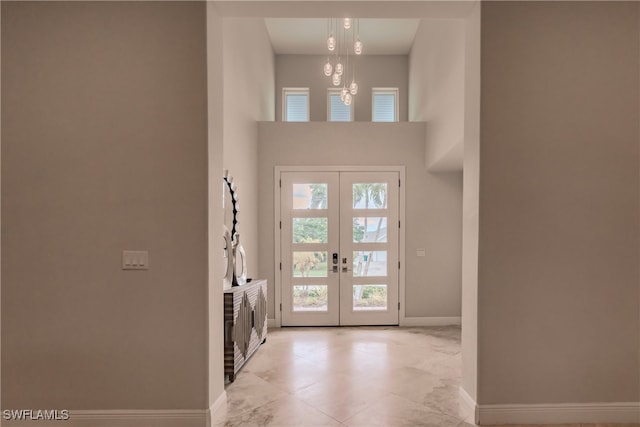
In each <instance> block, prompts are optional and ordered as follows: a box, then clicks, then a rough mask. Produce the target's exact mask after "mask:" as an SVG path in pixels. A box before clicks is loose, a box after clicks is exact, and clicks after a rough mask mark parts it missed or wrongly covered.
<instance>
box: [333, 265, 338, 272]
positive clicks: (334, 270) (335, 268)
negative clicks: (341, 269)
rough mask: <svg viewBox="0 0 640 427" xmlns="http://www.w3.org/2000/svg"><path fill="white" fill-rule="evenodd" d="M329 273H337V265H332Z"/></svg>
mask: <svg viewBox="0 0 640 427" xmlns="http://www.w3.org/2000/svg"><path fill="white" fill-rule="evenodd" d="M331 272H332V273H337V272H338V266H337V265H334V266H333V267H332V268H331Z"/></svg>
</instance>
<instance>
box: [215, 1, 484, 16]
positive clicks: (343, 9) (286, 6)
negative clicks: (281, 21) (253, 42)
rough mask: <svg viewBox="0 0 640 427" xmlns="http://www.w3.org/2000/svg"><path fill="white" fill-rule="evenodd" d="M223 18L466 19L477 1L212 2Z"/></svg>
mask: <svg viewBox="0 0 640 427" xmlns="http://www.w3.org/2000/svg"><path fill="white" fill-rule="evenodd" d="M214 3H215V5H216V9H217V10H218V12H219V13H220V14H221V15H222V16H225V17H235V18H329V17H331V16H334V17H336V16H337V17H345V16H349V17H354V18H355V17H358V18H378V19H394V18H432V19H451V18H466V17H467V16H469V14H470V13H471V11H472V10H473V8H474V7H475V6H476V5H477V4H478V3H480V0H444V1H423V0H408V1H406V0H392V1H389V0H368V1H348V0H344V1H318V0H279V1H273V0H226V1H215V2H214Z"/></svg>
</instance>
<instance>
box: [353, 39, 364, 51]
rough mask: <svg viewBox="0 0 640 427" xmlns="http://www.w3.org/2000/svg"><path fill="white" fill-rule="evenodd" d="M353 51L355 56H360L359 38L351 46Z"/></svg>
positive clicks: (360, 43) (360, 44)
mask: <svg viewBox="0 0 640 427" xmlns="http://www.w3.org/2000/svg"><path fill="white" fill-rule="evenodd" d="M353 51H354V52H355V54H356V55H360V54H362V42H361V41H360V38H359V37H358V39H357V40H356V42H355V43H354V44H353Z"/></svg>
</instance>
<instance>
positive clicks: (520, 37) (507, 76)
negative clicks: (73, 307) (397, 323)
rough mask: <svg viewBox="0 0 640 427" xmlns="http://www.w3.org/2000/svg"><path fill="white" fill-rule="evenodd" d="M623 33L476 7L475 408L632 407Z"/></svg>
mask: <svg viewBox="0 0 640 427" xmlns="http://www.w3.org/2000/svg"><path fill="white" fill-rule="evenodd" d="M638 28H639V26H638V3H636V2H600V3H598V2H566V3H565V2H558V3H554V2H483V3H482V70H481V71H482V73H481V76H482V80H481V81H482V87H481V88H482V103H481V108H482V117H481V145H480V161H481V169H480V223H479V227H480V229H479V235H480V239H479V259H480V262H479V278H478V289H479V292H480V294H479V296H478V300H479V307H478V310H479V349H478V351H479V354H478V362H479V369H478V372H479V378H478V380H479V392H478V399H479V401H480V403H482V404H492V403H500V404H508V403H560V402H583V403H586V402H634V401H635V402H637V401H638V397H639V392H640V386H639V382H638V370H639V369H640V363H639V362H640V361H639V357H638V345H639V343H638V340H639V337H640V330H639V313H640V311H639V304H638V301H639V295H638V283H639V272H638V238H639V233H638V227H639V221H638V218H639V209H638V199H639V183H638V170H639V166H640V165H639V163H638V154H639V152H638V151H639V150H638V147H639V144H638V143H639V131H638V128H639V117H640V115H639V113H640V111H639V106H638V93H639V91H638V89H639V87H638V84H639V82H638V75H639V73H640V69H639V67H638V62H639V49H638V42H639V30H638Z"/></svg>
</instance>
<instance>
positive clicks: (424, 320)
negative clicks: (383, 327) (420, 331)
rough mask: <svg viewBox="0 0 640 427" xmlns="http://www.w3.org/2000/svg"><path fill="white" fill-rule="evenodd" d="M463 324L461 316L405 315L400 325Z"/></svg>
mask: <svg viewBox="0 0 640 427" xmlns="http://www.w3.org/2000/svg"><path fill="white" fill-rule="evenodd" d="M461 324H462V318H461V317H405V318H404V319H401V320H400V326H451V325H461Z"/></svg>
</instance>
